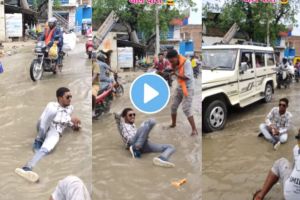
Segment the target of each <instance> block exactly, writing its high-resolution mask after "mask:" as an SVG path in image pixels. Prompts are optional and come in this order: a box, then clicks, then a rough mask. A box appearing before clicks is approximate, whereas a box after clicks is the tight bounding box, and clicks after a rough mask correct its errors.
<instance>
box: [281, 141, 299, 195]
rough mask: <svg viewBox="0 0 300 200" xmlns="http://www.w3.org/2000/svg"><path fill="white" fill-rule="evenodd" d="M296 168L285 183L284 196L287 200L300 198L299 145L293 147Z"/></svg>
mask: <svg viewBox="0 0 300 200" xmlns="http://www.w3.org/2000/svg"><path fill="white" fill-rule="evenodd" d="M293 154H294V168H293V170H292V173H291V175H290V177H289V178H288V179H287V180H286V181H285V183H284V189H283V192H284V198H285V199H286V200H299V199H300V154H299V147H298V145H296V146H295V147H294V149H293Z"/></svg>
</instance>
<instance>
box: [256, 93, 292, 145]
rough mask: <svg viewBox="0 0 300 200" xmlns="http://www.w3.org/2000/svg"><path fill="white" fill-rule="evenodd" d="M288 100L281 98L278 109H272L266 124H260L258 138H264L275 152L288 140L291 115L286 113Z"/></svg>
mask: <svg viewBox="0 0 300 200" xmlns="http://www.w3.org/2000/svg"><path fill="white" fill-rule="evenodd" d="M288 105H289V100H288V99H287V98H282V99H280V100H279V105H278V107H274V108H273V109H272V110H271V112H270V113H269V114H268V115H267V118H266V122H265V123H264V124H261V125H260V127H259V129H260V132H261V133H260V134H259V136H264V137H265V138H266V139H267V140H269V141H270V142H271V143H272V144H273V147H274V150H277V149H278V147H279V146H280V144H281V143H285V142H286V141H287V139H288V129H289V127H290V123H291V118H292V114H291V113H290V112H288V111H287V108H288Z"/></svg>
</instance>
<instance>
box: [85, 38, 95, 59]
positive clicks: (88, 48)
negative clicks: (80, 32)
mask: <svg viewBox="0 0 300 200" xmlns="http://www.w3.org/2000/svg"><path fill="white" fill-rule="evenodd" d="M85 49H86V54H87V55H88V57H89V59H91V58H92V54H93V51H94V44H93V40H90V39H89V40H88V41H86V43H85Z"/></svg>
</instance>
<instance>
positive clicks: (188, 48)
mask: <svg viewBox="0 0 300 200" xmlns="http://www.w3.org/2000/svg"><path fill="white" fill-rule="evenodd" d="M193 52H194V42H189V41H182V42H180V44H179V53H180V54H181V55H184V56H186V55H191V54H193Z"/></svg>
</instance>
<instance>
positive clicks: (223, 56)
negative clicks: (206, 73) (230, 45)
mask: <svg viewBox="0 0 300 200" xmlns="http://www.w3.org/2000/svg"><path fill="white" fill-rule="evenodd" d="M202 57H203V68H206V69H215V70H233V69H234V67H235V63H236V59H237V50H235V49H205V50H203V52H202Z"/></svg>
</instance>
